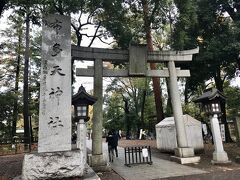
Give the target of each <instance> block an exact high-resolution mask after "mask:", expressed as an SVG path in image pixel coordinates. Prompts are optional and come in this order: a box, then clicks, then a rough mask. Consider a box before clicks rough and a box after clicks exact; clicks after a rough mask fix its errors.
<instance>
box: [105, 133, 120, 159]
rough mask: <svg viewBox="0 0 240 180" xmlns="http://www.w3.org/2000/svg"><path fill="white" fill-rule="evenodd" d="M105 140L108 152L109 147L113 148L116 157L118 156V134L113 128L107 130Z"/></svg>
mask: <svg viewBox="0 0 240 180" xmlns="http://www.w3.org/2000/svg"><path fill="white" fill-rule="evenodd" d="M106 142H107V143H108V152H110V150H111V149H114V151H115V153H116V157H118V150H117V146H118V135H117V133H116V132H115V131H114V130H111V131H109V132H108V136H107V137H106Z"/></svg>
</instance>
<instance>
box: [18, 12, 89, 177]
mask: <svg viewBox="0 0 240 180" xmlns="http://www.w3.org/2000/svg"><path fill="white" fill-rule="evenodd" d="M70 23H71V20H70V17H68V16H61V15H48V16H45V17H44V18H43V32H42V61H41V81H40V106H39V136H38V153H33V154H25V156H24V160H23V169H22V177H21V179H23V180H35V179H57V178H58V179H65V178H69V177H81V176H83V174H84V168H85V167H84V166H85V164H84V162H83V151H81V150H75V151H72V150H71V149H72V148H71V128H72V123H71V122H72V120H71V99H72V93H71V24H70Z"/></svg>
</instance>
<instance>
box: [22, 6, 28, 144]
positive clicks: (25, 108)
mask: <svg viewBox="0 0 240 180" xmlns="http://www.w3.org/2000/svg"><path fill="white" fill-rule="evenodd" d="M29 16H30V14H29V9H28V10H27V14H26V47H25V61H24V79H23V84H24V85H23V118H24V143H25V148H26V145H27V144H29V122H28V121H29V119H28V116H29V105H28V103H29V89H28V68H29V53H30V52H29V39H30V37H29V34H30V27H29V26H30V17H29Z"/></svg>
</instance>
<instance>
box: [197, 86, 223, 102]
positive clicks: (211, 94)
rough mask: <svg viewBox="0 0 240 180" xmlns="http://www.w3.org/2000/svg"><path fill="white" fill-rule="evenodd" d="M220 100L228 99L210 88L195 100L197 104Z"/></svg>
mask: <svg viewBox="0 0 240 180" xmlns="http://www.w3.org/2000/svg"><path fill="white" fill-rule="evenodd" d="M217 98H218V99H220V100H223V101H225V100H226V97H225V96H224V95H223V93H222V92H220V91H219V90H218V89H216V88H209V89H206V90H205V91H204V93H203V94H202V95H201V96H199V97H198V98H197V99H195V100H193V102H195V103H201V102H206V101H212V100H214V99H217Z"/></svg>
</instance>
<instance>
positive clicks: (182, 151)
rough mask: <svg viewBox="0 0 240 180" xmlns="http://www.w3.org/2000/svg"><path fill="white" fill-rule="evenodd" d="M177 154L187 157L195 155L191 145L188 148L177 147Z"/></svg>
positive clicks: (175, 150)
mask: <svg viewBox="0 0 240 180" xmlns="http://www.w3.org/2000/svg"><path fill="white" fill-rule="evenodd" d="M174 152H175V156H177V157H181V158H186V157H193V156H194V149H193V148H190V147H186V148H175V149H174Z"/></svg>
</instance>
